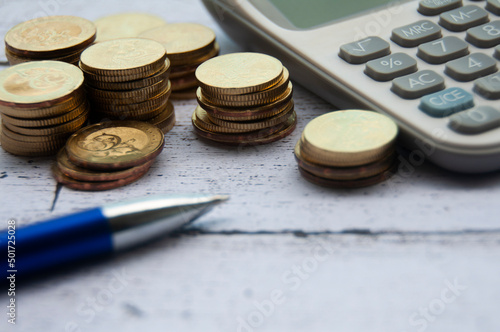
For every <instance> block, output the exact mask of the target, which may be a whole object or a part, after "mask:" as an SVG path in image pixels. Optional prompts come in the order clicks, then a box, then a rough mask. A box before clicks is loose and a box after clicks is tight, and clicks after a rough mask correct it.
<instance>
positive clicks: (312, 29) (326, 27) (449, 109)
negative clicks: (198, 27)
mask: <svg viewBox="0 0 500 332" xmlns="http://www.w3.org/2000/svg"><path fill="white" fill-rule="evenodd" d="M203 2H204V3H205V6H206V7H207V8H208V9H209V11H210V12H211V14H212V15H213V17H214V18H215V19H216V20H217V21H218V22H219V24H220V25H221V26H222V27H223V28H224V30H225V31H226V32H227V33H228V34H229V35H230V36H231V37H232V38H233V39H234V40H235V41H237V42H239V43H241V44H242V45H244V46H245V47H247V48H250V49H251V50H253V51H259V52H264V53H268V54H271V55H274V56H276V57H277V58H279V59H280V60H281V61H282V62H283V63H284V65H285V66H287V67H288V68H289V70H290V73H291V76H292V78H293V79H294V80H295V81H297V82H298V83H300V84H301V85H303V86H304V87H306V88H308V89H310V90H311V91H312V92H314V93H315V94H317V95H319V96H321V97H322V98H324V99H325V100H327V101H329V102H331V103H332V104H333V105H334V106H336V107H338V108H340V109H352V108H356V109H369V110H374V111H377V112H380V113H383V114H386V115H388V116H390V117H392V118H393V119H394V120H395V121H396V122H397V123H398V125H399V127H400V129H401V133H402V135H401V142H402V143H403V145H405V146H406V147H408V148H410V149H411V153H410V155H409V157H410V159H409V162H411V163H414V164H420V163H421V162H422V159H428V160H430V161H432V162H434V163H435V164H437V165H439V166H441V167H444V168H446V169H449V170H454V171H458V172H465V173H480V172H488V171H495V170H498V169H500V73H499V72H498V69H499V68H498V67H499V59H500V0H487V1H467V0H464V1H462V0H422V1H387V0H373V1H333V0H330V1H328V0H308V1H305V0H203Z"/></svg>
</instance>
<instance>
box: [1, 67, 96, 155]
mask: <svg viewBox="0 0 500 332" xmlns="http://www.w3.org/2000/svg"><path fill="white" fill-rule="evenodd" d="M83 80H84V78H83V73H82V71H81V70H80V69H78V67H76V66H73V65H70V64H68V63H65V62H59V61H32V62H26V63H22V64H18V65H15V66H12V67H10V68H8V69H6V70H4V71H2V72H0V112H1V114H2V134H1V136H0V137H1V143H2V148H3V149H4V150H5V151H7V152H10V153H12V154H15V155H21V156H46V155H53V154H56V153H57V151H58V150H59V149H60V148H61V147H62V146H64V143H65V142H66V139H67V138H68V137H69V136H70V135H71V134H72V133H74V132H75V131H77V130H78V129H80V128H81V127H83V126H84V125H85V124H86V122H87V118H88V113H89V107H88V104H87V102H86V99H85V93H84V87H83Z"/></svg>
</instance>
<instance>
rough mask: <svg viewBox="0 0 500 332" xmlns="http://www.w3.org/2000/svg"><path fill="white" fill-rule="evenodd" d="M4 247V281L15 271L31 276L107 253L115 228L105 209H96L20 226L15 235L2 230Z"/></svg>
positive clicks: (1, 265) (0, 241) (0, 245)
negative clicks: (105, 214) (105, 213)
mask: <svg viewBox="0 0 500 332" xmlns="http://www.w3.org/2000/svg"><path fill="white" fill-rule="evenodd" d="M12 235H14V237H12ZM0 248H2V251H3V255H2V257H0V262H1V263H0V268H1V269H2V270H1V271H0V280H5V278H7V277H8V276H10V275H11V274H15V275H16V276H20V277H23V276H27V277H29V276H30V275H31V274H34V273H36V272H40V271H44V270H45V271H48V270H50V269H51V268H60V267H64V266H65V265H69V264H71V263H73V262H75V261H80V260H82V259H85V258H90V257H95V256H99V255H104V254H107V253H110V252H111V251H112V248H113V246H112V240H111V230H110V228H109V224H108V222H107V220H106V218H105V217H104V216H103V214H102V212H101V209H92V210H88V211H83V212H80V213H76V214H73V215H69V216H65V217H62V218H57V219H52V220H49V221H46V222H42V223H37V224H33V225H28V226H26V227H22V228H18V229H16V231H15V233H14V234H12V232H10V234H9V232H7V231H6V232H2V233H0ZM12 253H14V254H12ZM12 258H13V259H14V260H12Z"/></svg>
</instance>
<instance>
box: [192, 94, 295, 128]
mask: <svg viewBox="0 0 500 332" xmlns="http://www.w3.org/2000/svg"><path fill="white" fill-rule="evenodd" d="M196 97H197V100H198V104H200V106H201V107H202V108H203V109H204V110H205V111H207V113H208V114H209V115H210V116H211V117H213V118H217V119H221V120H227V121H251V120H258V119H264V118H268V117H271V116H274V115H276V114H278V113H281V112H283V110H285V109H286V108H287V107H288V106H289V104H291V103H293V99H292V91H291V90H290V91H288V94H286V95H284V96H283V97H281V99H278V100H276V101H275V102H273V103H270V104H267V105H263V106H257V107H248V108H247V107H245V108H227V107H220V106H217V105H214V104H211V103H210V102H208V101H207V100H205V99H204V98H203V97H202V96H201V90H200V89H198V90H197V95H196Z"/></svg>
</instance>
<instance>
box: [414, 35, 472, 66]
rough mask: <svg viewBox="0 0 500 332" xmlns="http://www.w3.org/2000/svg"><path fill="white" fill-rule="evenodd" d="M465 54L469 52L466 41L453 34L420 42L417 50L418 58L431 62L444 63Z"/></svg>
mask: <svg viewBox="0 0 500 332" xmlns="http://www.w3.org/2000/svg"><path fill="white" fill-rule="evenodd" d="M467 54H469V47H468V46H467V43H466V42H464V41H463V40H462V39H459V38H457V37H453V36H448V37H444V38H441V39H438V40H435V41H431V42H428V43H425V44H422V45H420V46H419V47H418V52H417V56H418V57H419V58H421V59H422V60H424V61H426V62H428V63H432V64H439V63H445V62H448V61H450V60H453V59H456V58H460V57H462V56H465V55H467Z"/></svg>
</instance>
